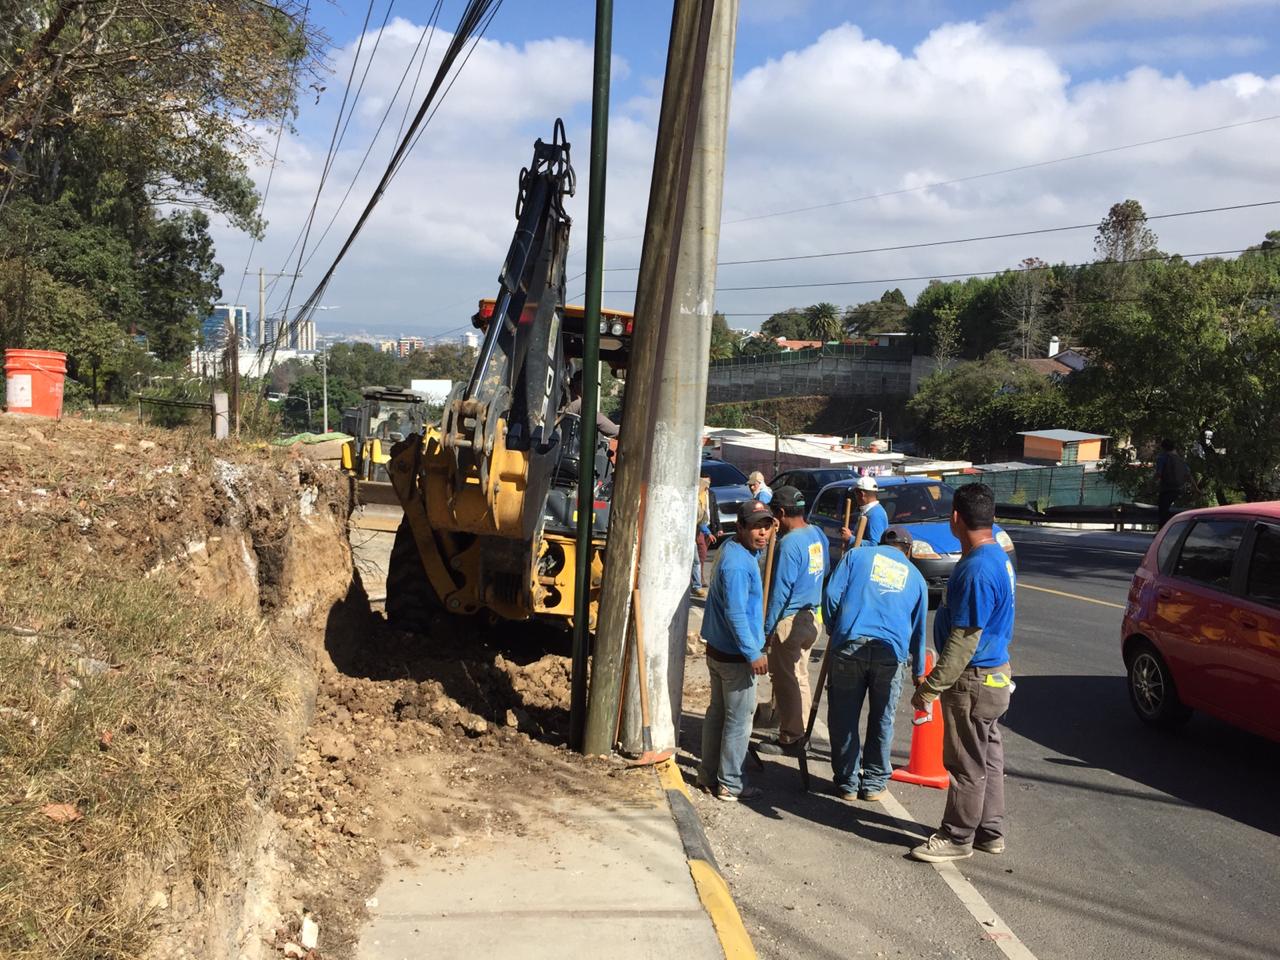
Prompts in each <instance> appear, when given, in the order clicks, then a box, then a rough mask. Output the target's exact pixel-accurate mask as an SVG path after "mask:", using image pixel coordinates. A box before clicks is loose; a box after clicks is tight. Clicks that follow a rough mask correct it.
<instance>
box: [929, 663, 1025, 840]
mask: <svg viewBox="0 0 1280 960" xmlns="http://www.w3.org/2000/svg"><path fill="white" fill-rule="evenodd" d="M992 673H1003V674H1004V675H1005V676H1006V677H1007V676H1009V665H1008V664H1007V663H1006V664H1004V665H1002V666H999V667H990V668H986V667H966V668H965V671H964V673H962V674H960V679H958V680H957V681H956V682H955V683H954V684H953V685H952V686H951V688H950V689H948V690H944V691H943V692H942V718H943V720H944V721H945V726H944V728H943V740H942V765H943V766H944V767H946V768H947V773H949V774H950V775H951V786H950V787H949V788H948V790H947V809H946V811H945V812H944V813H943V814H942V833H943V834H944V835H946V836H947V838H948V839H950V840H952V841H953V842H955V843H972V842H973V840H974V835H975V834H977V835H978V839H979V840H990V839H992V838H995V837H1003V836H1004V738H1003V736H1002V735H1001V732H1000V718H1001V717H1003V716H1004V715H1005V712H1006V711H1007V710H1008V709H1009V688H1008V687H1007V686H1006V687H989V686H986V685H985V680H986V678H987V676H988V675H989V674H992Z"/></svg>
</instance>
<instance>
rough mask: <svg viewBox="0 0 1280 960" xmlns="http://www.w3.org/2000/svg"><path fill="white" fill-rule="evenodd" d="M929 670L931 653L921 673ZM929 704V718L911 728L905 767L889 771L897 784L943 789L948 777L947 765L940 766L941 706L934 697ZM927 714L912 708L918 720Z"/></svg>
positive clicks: (931, 666)
mask: <svg viewBox="0 0 1280 960" xmlns="http://www.w3.org/2000/svg"><path fill="white" fill-rule="evenodd" d="M932 669H933V654H932V653H929V654H926V655H925V659H924V672H925V674H926V675H928V673H929V671H931V670H932ZM931 706H932V707H933V719H932V720H926V721H924V722H917V723H916V724H915V726H913V727H912V728H911V756H910V757H909V758H908V760H907V765H906V766H905V767H898V768H897V769H896V770H894V771H893V777H892V779H894V780H897V781H899V782H900V783H914V784H918V785H919V786H922V787H936V788H937V789H939V790H945V789H947V785H948V784H950V782H951V778H950V777H948V776H947V768H946V767H944V766H943V765H942V709H941V704H939V703H938V702H937V701H936V700H935V701H934V702H933V703H932V704H931ZM925 716H927V714H925V713H922V712H920V711H919V710H917V711H916V715H915V719H916V720H917V721H920V718H921V717H925Z"/></svg>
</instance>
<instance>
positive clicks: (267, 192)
mask: <svg viewBox="0 0 1280 960" xmlns="http://www.w3.org/2000/svg"><path fill="white" fill-rule="evenodd" d="M310 13H311V0H306V4H305V5H304V6H303V8H302V21H301V24H302V25H301V29H302V32H303V33H304V34H305V33H306V30H307V17H308V16H309V15H310ZM301 60H302V58H301V57H298V58H296V59H295V60H294V61H293V63H292V64H291V65H290V67H289V89H290V90H292V89H293V85H294V82H295V81H296V79H297V76H298V64H299V63H300V62H301ZM288 115H289V104H288V102H287V101H286V103H285V105H284V106H283V107H282V108H281V109H280V126H279V127H277V128H276V143H275V147H274V148H273V149H272V151H271V166H270V167H269V168H268V169H267V185H266V187H264V188H263V190H262V202H261V203H259V204H258V217H259V218H261V216H262V213H263V211H264V210H266V209H267V198H268V197H270V196H271V181H272V180H273V179H274V178H275V175H276V161H277V160H278V158H279V156H280V138H281V137H282V136H283V135H284V123H285V118H286V117H288ZM257 246H258V238H257V236H253V237H251V238H250V241H249V256H248V257H246V258H245V261H244V270H242V271H241V273H240V286H238V287H237V288H236V298H235V299H234V300H232V301H231V302H232V303H233V304H238V303H239V302H240V295H241V294H242V293H244V278H245V277H246V276H248V275H249V267H250V266H252V264H253V251H254V250H255V249H257ZM262 322H263V318H262V317H259V318H258V323H259V324H261V323H262Z"/></svg>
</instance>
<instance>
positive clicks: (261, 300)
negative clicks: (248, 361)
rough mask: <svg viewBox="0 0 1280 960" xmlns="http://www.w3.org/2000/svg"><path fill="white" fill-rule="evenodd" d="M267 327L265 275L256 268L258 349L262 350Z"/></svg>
mask: <svg viewBox="0 0 1280 960" xmlns="http://www.w3.org/2000/svg"><path fill="white" fill-rule="evenodd" d="M266 325H267V275H266V274H265V273H264V272H263V270H262V268H261V267H259V268H258V349H259V350H261V349H262V345H263V343H265V342H266V341H265V340H264V337H265V333H264V328H265V327H266Z"/></svg>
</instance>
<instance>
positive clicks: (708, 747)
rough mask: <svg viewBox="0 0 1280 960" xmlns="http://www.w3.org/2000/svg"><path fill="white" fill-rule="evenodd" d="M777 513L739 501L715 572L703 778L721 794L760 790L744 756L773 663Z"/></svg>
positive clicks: (706, 625)
mask: <svg viewBox="0 0 1280 960" xmlns="http://www.w3.org/2000/svg"><path fill="white" fill-rule="evenodd" d="M773 523H774V521H773V513H772V512H771V511H770V510H769V508H768V507H766V506H765V505H764V504H763V503H761V502H760V501H759V500H744V501H742V503H740V504H739V505H738V532H737V534H736V535H735V536H734V538H733V539H732V540H730V541H729V542H728V543H726V544H725V545H724V546H723V547H721V548H720V560H719V562H718V563H717V564H716V569H715V574H714V575H713V576H712V578H711V590H710V593H709V594H708V596H707V606H706V611H705V612H704V614H703V617H702V639H703V640H705V641H706V644H707V671H708V673H710V674H711V703H710V705H709V706H708V707H707V715H706V717H705V718H704V719H703V721H702V762H701V763H700V764H699V765H698V785H699V786H701V787H702V788H703V789H705V790H709V791H710V792H711V794H712V796H714V797H716V798H717V799H719V800H729V801H734V800H739V799H744V800H745V799H750V798H752V797H757V796H759V795H760V790H759V789H758V788H756V787H747V786H744V785H743V782H742V763H743V761H744V760H745V759H746V756H747V745H748V744H749V743H750V741H751V722H752V720H753V719H754V717H755V712H756V678H757V677H761V676H763V675H764V674H765V673H767V672H768V670H769V661H768V658H767V657H765V653H764V621H763V619H762V618H761V615H760V612H761V610H762V609H763V605H764V591H763V585H762V584H761V582H760V564H759V554H760V551H761V550H762V549H764V547H765V545H766V544H767V543H768V542H769V536H770V534H772V533H773Z"/></svg>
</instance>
